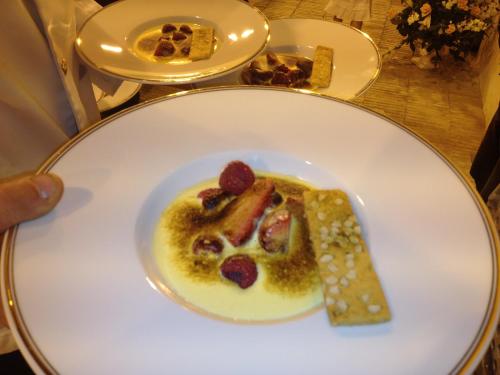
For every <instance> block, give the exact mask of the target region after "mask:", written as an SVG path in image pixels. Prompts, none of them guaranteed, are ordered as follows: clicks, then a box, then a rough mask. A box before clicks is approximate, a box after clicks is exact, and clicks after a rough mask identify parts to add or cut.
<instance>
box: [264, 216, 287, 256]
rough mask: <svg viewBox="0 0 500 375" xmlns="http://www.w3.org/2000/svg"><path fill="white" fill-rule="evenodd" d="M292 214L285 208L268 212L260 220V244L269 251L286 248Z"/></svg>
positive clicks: (285, 249)
mask: <svg viewBox="0 0 500 375" xmlns="http://www.w3.org/2000/svg"><path fill="white" fill-rule="evenodd" d="M291 222H292V216H291V215H290V212H289V211H288V210H286V209H281V210H276V211H273V212H270V213H269V214H268V215H267V216H266V217H265V218H264V220H263V221H262V224H261V225H260V229H259V242H260V245H261V246H262V247H263V248H264V250H266V251H267V252H269V253H276V252H279V251H282V252H285V251H287V249H288V242H289V237H290V224H291Z"/></svg>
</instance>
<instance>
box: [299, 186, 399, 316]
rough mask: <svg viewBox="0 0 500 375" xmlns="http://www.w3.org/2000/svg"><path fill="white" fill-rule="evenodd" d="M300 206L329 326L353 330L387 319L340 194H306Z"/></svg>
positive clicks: (362, 244)
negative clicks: (305, 221)
mask: <svg viewBox="0 0 500 375" xmlns="http://www.w3.org/2000/svg"><path fill="white" fill-rule="evenodd" d="M304 204H305V211H306V218H307V222H308V226H309V233H310V238H311V242H312V245H313V249H314V253H315V256H316V261H317V263H318V268H319V273H320V277H321V280H322V283H323V294H324V298H325V304H326V308H327V311H328V316H329V318H330V322H331V323H332V324H333V325H354V324H371V323H380V322H384V321H387V320H390V319H391V313H390V311H389V307H388V305H387V302H386V299H385V296H384V292H383V290H382V287H381V285H380V282H379V280H378V278H377V275H376V273H375V271H374V269H373V266H372V263H371V260H370V255H369V254H368V249H367V247H366V244H365V242H364V240H363V237H362V235H361V227H360V225H359V223H358V222H357V220H356V217H355V215H354V212H353V210H352V207H351V205H350V203H349V198H348V196H347V195H346V194H345V193H344V192H342V191H340V190H314V191H307V192H304Z"/></svg>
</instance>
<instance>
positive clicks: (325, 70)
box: [310, 46, 333, 87]
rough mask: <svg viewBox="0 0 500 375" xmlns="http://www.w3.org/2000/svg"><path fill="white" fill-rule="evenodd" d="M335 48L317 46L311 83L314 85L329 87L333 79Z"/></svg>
mask: <svg viewBox="0 0 500 375" xmlns="http://www.w3.org/2000/svg"><path fill="white" fill-rule="evenodd" d="M332 64H333V49H332V48H330V47H325V46H317V47H316V51H314V58H313V68H312V73H311V79H310V81H311V85H312V86H313V87H328V86H330V81H331V79H332Z"/></svg>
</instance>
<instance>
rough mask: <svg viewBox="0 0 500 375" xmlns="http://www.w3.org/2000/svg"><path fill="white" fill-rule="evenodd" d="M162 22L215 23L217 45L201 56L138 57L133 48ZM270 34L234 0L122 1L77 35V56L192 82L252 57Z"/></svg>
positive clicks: (151, 79)
mask: <svg viewBox="0 0 500 375" xmlns="http://www.w3.org/2000/svg"><path fill="white" fill-rule="evenodd" d="M166 23H181V24H182V23H191V24H196V25H199V26H205V27H213V28H214V36H215V38H216V46H217V47H216V50H215V51H214V53H213V55H212V56H211V57H210V58H208V59H204V60H199V61H194V62H190V63H183V64H174V63H165V62H157V61H151V60H148V59H145V58H143V57H141V55H140V54H138V53H137V51H136V50H135V48H134V45H135V43H136V42H137V39H138V38H139V37H140V36H141V35H142V34H143V33H144V32H146V31H148V30H150V29H151V28H155V27H157V26H159V27H161V25H163V24H166ZM268 38H269V25H268V21H267V19H266V18H265V16H264V15H263V14H262V13H261V12H260V11H259V10H258V9H256V8H253V7H251V6H249V5H248V4H247V3H245V2H243V1H238V0H217V1H204V0H189V1H185V0H123V1H118V2H116V3H113V4H112V5H110V6H107V7H105V8H103V9H102V10H101V11H99V12H97V13H96V14H94V15H93V16H92V17H91V18H89V19H88V20H87V22H86V23H85V24H84V25H83V27H82V28H81V30H80V32H79V34H78V37H77V39H76V49H77V51H78V53H79V54H80V56H81V57H82V58H83V59H84V61H86V62H87V63H88V64H89V65H91V66H93V67H94V68H96V69H98V70H100V71H102V72H104V73H107V74H110V75H112V76H116V77H119V78H123V79H128V80H135V81H138V82H142V83H152V84H168V83H188V82H189V83H191V82H196V81H199V80H204V79H207V78H210V77H216V76H217V75H220V74H222V73H227V72H228V71H231V70H232V69H235V68H237V67H238V66H240V65H242V64H244V63H245V62H247V61H249V60H251V59H252V58H253V57H254V56H255V55H257V54H258V53H259V52H261V51H262V49H263V48H264V47H265V46H266V43H267V41H268Z"/></svg>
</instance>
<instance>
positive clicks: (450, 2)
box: [444, 0, 457, 9]
mask: <svg viewBox="0 0 500 375" xmlns="http://www.w3.org/2000/svg"><path fill="white" fill-rule="evenodd" d="M456 3H457V0H448V1H447V2H446V4H445V5H444V7H445V8H446V9H451V8H453V5H455V4H456Z"/></svg>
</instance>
